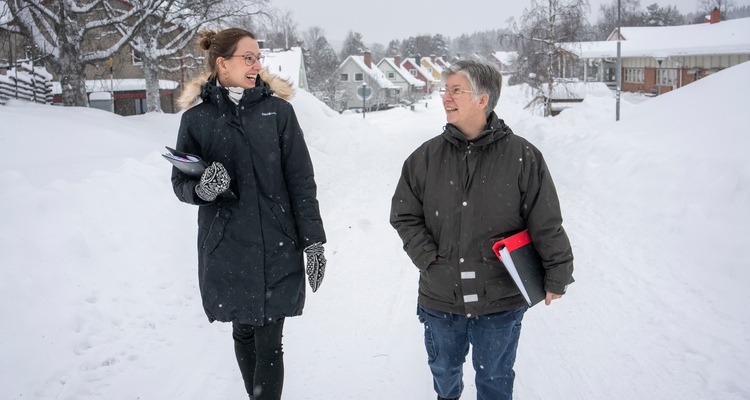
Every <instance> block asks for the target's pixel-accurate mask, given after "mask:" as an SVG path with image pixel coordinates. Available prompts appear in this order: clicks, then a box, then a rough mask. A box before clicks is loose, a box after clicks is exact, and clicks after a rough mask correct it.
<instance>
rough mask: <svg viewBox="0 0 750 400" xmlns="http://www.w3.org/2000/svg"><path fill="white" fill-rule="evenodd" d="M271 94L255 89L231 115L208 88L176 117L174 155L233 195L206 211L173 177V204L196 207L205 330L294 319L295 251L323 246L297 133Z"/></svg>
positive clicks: (264, 87) (297, 300)
mask: <svg viewBox="0 0 750 400" xmlns="http://www.w3.org/2000/svg"><path fill="white" fill-rule="evenodd" d="M262 76H263V75H262ZM266 76H267V75H266ZM204 82H205V81H204ZM272 94H273V91H272V89H271V87H269V85H268V84H266V83H265V82H264V81H263V80H260V79H259V82H258V85H257V86H256V87H255V88H253V89H248V90H245V93H244V96H243V97H242V99H241V100H240V103H239V105H235V104H234V103H232V102H231V100H230V99H229V98H228V97H227V95H226V89H224V88H221V87H218V86H216V85H215V83H214V82H207V83H204V84H203V85H202V88H201V92H200V97H201V99H202V100H203V102H202V103H201V104H199V105H197V106H195V107H193V108H191V109H189V110H187V111H186V112H185V113H184V114H183V116H182V121H181V124H180V131H179V137H178V138H177V150H180V151H184V152H187V153H191V154H196V155H198V156H200V157H201V158H202V159H203V160H204V161H206V162H207V163H208V164H210V163H212V162H214V161H219V162H221V163H222V164H224V167H226V169H227V171H228V173H229V176H230V177H231V184H230V189H231V191H232V192H233V193H234V194H235V196H231V195H221V196H219V197H218V198H217V199H216V200H215V201H213V202H211V203H207V202H205V201H203V200H201V199H200V198H199V197H198V196H197V195H196V194H195V186H196V185H197V184H198V182H199V181H198V180H197V179H195V178H191V177H188V176H187V175H185V174H183V173H181V172H180V171H179V170H177V169H176V168H174V169H173V170H172V185H173V187H174V191H175V194H176V195H177V197H178V198H179V199H180V200H181V201H183V202H186V203H190V204H196V205H199V206H200V207H199V209H198V273H199V275H198V279H199V284H200V291H201V296H202V299H203V307H204V309H205V311H206V315H207V316H208V319H209V320H210V321H212V322H213V321H214V320H219V321H225V322H228V321H238V322H240V323H244V324H251V325H256V326H259V325H264V324H266V323H267V322H270V321H274V320H277V319H280V318H282V317H287V316H294V315H299V314H301V313H302V308H303V306H304V302H305V272H304V269H303V258H302V252H303V249H304V248H305V247H306V246H308V245H310V244H313V243H317V242H325V233H324V231H323V224H322V222H321V218H320V212H319V210H318V201H317V200H316V190H317V189H316V185H315V181H314V178H313V166H312V163H311V161H310V156H309V153H308V150H307V146H306V144H305V141H304V138H303V135H302V130H301V129H300V127H299V124H298V123H297V118H296V116H295V113H294V110H293V109H292V106H291V104H289V103H288V102H286V101H285V100H282V99H280V98H278V97H275V96H272Z"/></svg>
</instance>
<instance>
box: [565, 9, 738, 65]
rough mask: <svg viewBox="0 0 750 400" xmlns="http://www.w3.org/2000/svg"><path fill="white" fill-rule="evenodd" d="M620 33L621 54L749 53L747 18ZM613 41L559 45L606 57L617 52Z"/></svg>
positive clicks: (630, 29)
mask: <svg viewBox="0 0 750 400" xmlns="http://www.w3.org/2000/svg"><path fill="white" fill-rule="evenodd" d="M622 36H623V37H624V40H622V41H621V42H620V43H621V44H620V53H621V55H622V56H623V57H654V56H655V55H662V56H665V57H669V56H692V55H712V54H716V55H723V54H750V18H739V19H732V20H728V21H721V22H719V23H716V24H709V23H703V24H693V25H679V26H653V27H623V28H622ZM616 43H617V41H616V40H612V41H599V42H577V43H563V44H562V45H563V48H564V49H565V50H567V51H569V52H571V53H573V54H576V55H577V56H579V57H580V58H607V57H616V56H617V44H616Z"/></svg>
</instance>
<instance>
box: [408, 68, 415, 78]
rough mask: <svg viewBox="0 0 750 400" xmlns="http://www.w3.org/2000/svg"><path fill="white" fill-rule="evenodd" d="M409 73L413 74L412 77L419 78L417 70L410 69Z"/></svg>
mask: <svg viewBox="0 0 750 400" xmlns="http://www.w3.org/2000/svg"><path fill="white" fill-rule="evenodd" d="M409 72H411V74H412V75H414V76H417V70H416V69H410V70H409Z"/></svg>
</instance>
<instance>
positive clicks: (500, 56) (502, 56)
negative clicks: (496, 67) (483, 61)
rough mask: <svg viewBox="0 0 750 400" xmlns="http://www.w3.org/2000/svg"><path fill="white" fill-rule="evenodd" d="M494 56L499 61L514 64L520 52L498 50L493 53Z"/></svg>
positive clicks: (504, 63)
mask: <svg viewBox="0 0 750 400" xmlns="http://www.w3.org/2000/svg"><path fill="white" fill-rule="evenodd" d="M492 57H494V58H495V59H496V60H497V61H500V63H501V64H503V65H513V64H514V63H515V62H516V60H517V59H518V52H517V51H496V52H494V53H492Z"/></svg>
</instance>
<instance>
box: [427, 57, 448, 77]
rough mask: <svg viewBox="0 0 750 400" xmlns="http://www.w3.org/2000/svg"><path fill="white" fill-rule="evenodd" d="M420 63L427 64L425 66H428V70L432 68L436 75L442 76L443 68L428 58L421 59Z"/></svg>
mask: <svg viewBox="0 0 750 400" xmlns="http://www.w3.org/2000/svg"><path fill="white" fill-rule="evenodd" d="M422 62H424V63H427V65H429V66H430V68H432V69H433V70H434V71H435V72H437V73H438V74H442V73H443V67H441V66H439V65H438V64H437V63H435V62H434V61H432V59H431V58H429V57H422Z"/></svg>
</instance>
